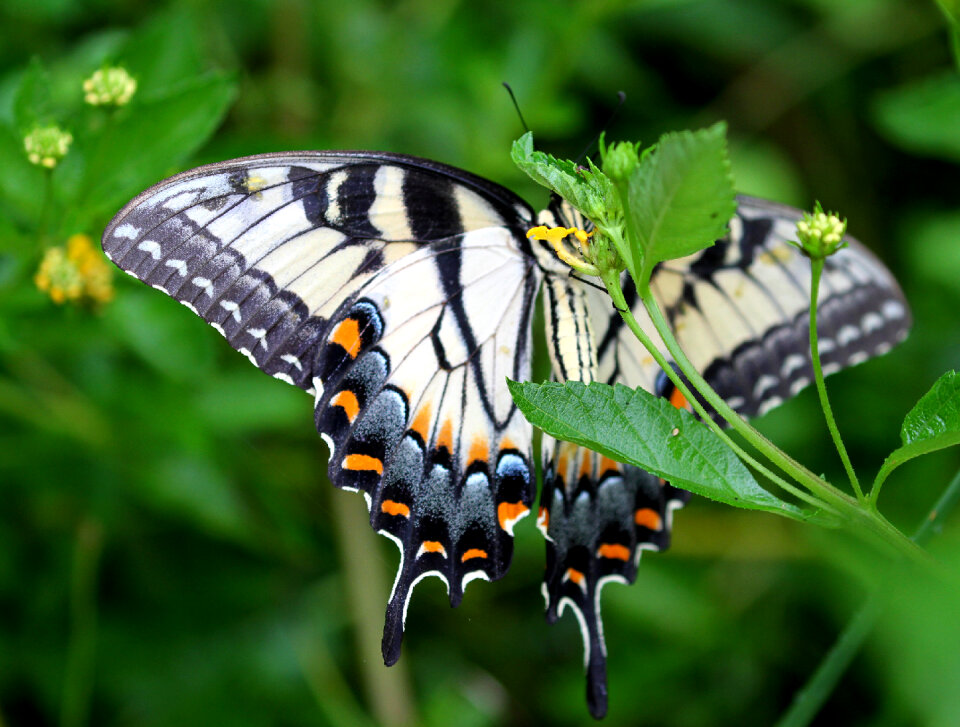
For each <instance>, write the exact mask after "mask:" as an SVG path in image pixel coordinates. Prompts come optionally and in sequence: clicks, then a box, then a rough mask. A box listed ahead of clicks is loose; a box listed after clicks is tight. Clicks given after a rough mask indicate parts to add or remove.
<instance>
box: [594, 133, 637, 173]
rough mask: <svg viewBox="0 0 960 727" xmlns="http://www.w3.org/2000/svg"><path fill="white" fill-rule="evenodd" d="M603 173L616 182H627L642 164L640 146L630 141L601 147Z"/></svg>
mask: <svg viewBox="0 0 960 727" xmlns="http://www.w3.org/2000/svg"><path fill="white" fill-rule="evenodd" d="M601 151H602V157H603V162H602V166H603V173H604V174H606V175H607V176H608V177H610V179H612V180H613V181H615V182H625V181H626V180H627V179H629V178H630V175H631V174H633V170H634V169H636V168H637V164H638V163H639V162H640V145H639V144H633V143H631V142H629V141H620V142H617V143H615V144H611V145H610V146H608V147H607V148H606V149H603V148H602V147H601Z"/></svg>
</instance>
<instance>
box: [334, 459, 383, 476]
mask: <svg viewBox="0 0 960 727" xmlns="http://www.w3.org/2000/svg"><path fill="white" fill-rule="evenodd" d="M343 468H344V469H345V470H354V471H358V472H362V471H368V470H369V471H371V472H376V473H377V474H378V475H382V474H383V462H381V461H380V460H379V459H377V458H376V457H371V456H370V455H367V454H348V455H347V456H346V457H344V458H343Z"/></svg>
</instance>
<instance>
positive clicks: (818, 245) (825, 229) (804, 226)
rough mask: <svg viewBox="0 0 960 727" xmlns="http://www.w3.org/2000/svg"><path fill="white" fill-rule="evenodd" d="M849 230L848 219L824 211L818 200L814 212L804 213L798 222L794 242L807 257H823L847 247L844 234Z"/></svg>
mask: <svg viewBox="0 0 960 727" xmlns="http://www.w3.org/2000/svg"><path fill="white" fill-rule="evenodd" d="M846 231H847V221H846V220H841V219H840V217H839V216H838V215H837V214H836V213H834V212H829V213H827V212H824V211H823V208H822V207H821V206H820V203H819V202H817V204H816V206H815V207H814V210H813V214H812V215H811V214H807V213H804V215H803V219H802V220H800V221H799V222H797V239H798V240H799V243H794V244H796V245H797V247H799V248H800V249H801V250H802V251H803V253H804V254H805V255H806V256H807V257H811V258H816V259H822V258H825V257H827V256H829V255H833V253H835V252H836V251H837V250H839V249H840V248H843V247H846V245H847V243H846V242H844V240H843V236H844V234H845V233H846Z"/></svg>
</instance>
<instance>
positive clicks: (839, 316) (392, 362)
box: [103, 152, 909, 715]
mask: <svg viewBox="0 0 960 727" xmlns="http://www.w3.org/2000/svg"><path fill="white" fill-rule="evenodd" d="M797 217H798V213H797V212H795V211H793V210H791V209H789V208H784V207H781V206H777V205H774V204H772V203H766V202H762V201H759V200H753V199H750V198H741V200H740V209H739V211H738V213H737V216H736V217H734V219H733V220H732V221H731V225H730V227H731V234H730V236H729V237H728V238H727V239H726V240H724V241H720V242H718V243H717V245H715V246H713V247H711V248H708V249H707V250H705V251H702V252H700V253H697V254H695V255H692V256H689V258H686V259H683V260H679V261H670V262H668V263H663V264H662V265H661V266H660V267H659V268H658V270H657V271H656V272H655V274H654V277H653V279H652V281H651V287H652V289H653V291H654V293H655V295H656V296H657V297H658V299H659V300H660V302H661V305H662V306H663V308H664V310H665V312H666V315H667V316H668V319H669V320H670V322H671V325H672V326H673V328H674V330H675V332H676V335H677V338H678V340H679V342H680V344H681V346H682V347H684V349H685V350H686V352H687V354H688V356H689V357H690V358H691V360H692V361H693V362H694V363H695V364H696V365H697V366H698V367H699V368H700V370H701V371H703V372H704V374H705V376H706V378H707V380H708V381H710V382H711V383H712V384H714V386H715V387H716V388H717V389H718V391H719V392H720V393H721V395H723V396H725V397H726V398H727V400H728V401H729V402H730V404H731V406H733V407H734V408H735V409H737V410H738V411H740V412H741V413H743V414H744V415H751V414H756V413H761V412H763V411H765V410H766V409H768V408H770V407H771V406H774V405H776V404H777V403H779V402H780V401H782V400H784V399H786V398H788V397H789V396H792V395H793V394H795V393H796V392H798V391H799V390H800V389H801V388H803V386H805V385H806V384H807V383H809V381H810V377H811V369H810V363H809V355H808V354H807V355H806V356H805V355H804V352H805V351H806V349H805V348H804V345H805V340H806V339H805V336H806V333H805V329H804V321H805V320H806V318H805V314H806V310H807V305H808V302H807V301H808V300H809V297H808V296H809V280H808V278H809V273H808V271H807V270H806V261H805V260H803V259H802V258H801V257H800V255H799V253H798V252H797V251H796V250H795V249H794V248H792V247H790V246H789V245H788V244H787V240H788V239H789V237H790V235H791V230H792V224H793V221H795V220H796V219H797ZM574 221H579V218H578V217H577V215H576V212H575V211H574V210H572V209H571V208H570V207H569V206H567V205H565V204H562V203H560V202H558V201H555V202H554V203H552V204H551V206H550V208H548V209H547V210H545V211H544V212H542V213H541V214H540V215H539V217H537V216H535V215H534V212H533V210H532V209H531V208H530V207H529V206H528V205H527V204H526V203H524V202H523V201H522V200H521V199H520V198H519V197H517V196H516V195H514V194H513V193H511V192H509V191H508V190H506V189H504V188H502V187H500V186H499V185H496V184H494V183H492V182H490V181H488V180H485V179H483V178H481V177H477V176H475V175H472V174H470V173H468V172H464V171H462V170H459V169H455V168H453V167H448V166H446V165H442V164H438V163H436V162H430V161H427V160H423V159H418V158H415V157H407V156H402V155H396V154H385V153H375V152H300V153H289V154H267V155H260V156H255V157H247V158H243V159H237V160H233V161H229V162H223V163H219V164H214V165H210V166H207V167H201V168H199V169H196V170H192V171H189V172H185V173H183V174H180V175H177V176H175V177H172V178H170V179H168V180H166V181H164V182H161V183H159V184H158V185H156V186H155V187H153V188H151V189H150V190H147V191H146V192H144V193H143V194H141V195H139V196H138V197H137V198H136V199H134V200H133V201H131V202H130V203H129V204H128V205H127V206H126V207H124V209H123V210H121V211H120V212H119V213H118V215H117V216H116V217H115V218H114V220H113V221H112V222H111V223H110V225H109V226H108V227H107V229H106V231H105V232H104V237H103V247H104V251H105V252H106V254H107V255H108V256H109V257H110V258H111V259H112V260H113V261H114V262H115V263H116V264H117V265H118V266H119V267H121V268H122V269H123V270H125V271H126V272H128V273H130V274H131V275H133V276H135V277H137V278H139V279H140V280H143V281H144V282H145V283H147V284H150V285H152V286H153V287H155V288H158V289H160V290H161V291H163V292H164V293H166V294H168V295H170V296H172V297H173V298H175V299H177V300H179V301H180V302H181V303H183V304H184V305H185V306H187V307H188V308H190V310H192V311H193V312H195V313H197V314H198V315H200V316H202V317H203V318H204V319H205V320H207V322H208V323H210V324H211V325H212V326H213V327H214V328H215V329H216V330H217V331H219V332H220V333H221V334H222V335H223V336H224V337H225V338H226V339H227V341H228V342H229V343H230V345H231V346H233V347H234V348H235V349H237V350H238V351H240V352H241V353H243V354H244V355H245V356H247V358H249V359H250V360H251V361H252V362H253V363H254V364H255V365H256V366H258V367H259V368H261V369H262V370H264V371H265V372H266V373H268V374H270V375H272V376H274V377H276V378H278V379H281V380H283V381H285V382H287V383H290V384H293V385H295V386H298V387H300V388H301V389H303V390H305V391H307V392H309V393H310V394H312V395H313V397H314V399H315V424H316V427H317V430H318V431H319V433H320V435H321V436H322V437H323V439H324V441H326V442H327V444H328V446H329V448H330V460H329V465H328V467H329V475H330V479H331V481H332V482H333V483H334V484H335V485H336V486H337V487H340V488H342V489H347V490H356V491H359V492H362V493H363V494H364V496H365V498H366V500H367V504H368V506H369V510H370V523H371V526H372V527H373V528H374V530H376V531H377V532H378V533H381V534H382V535H384V536H386V537H388V538H390V539H391V540H393V541H394V542H395V543H396V544H397V546H398V548H399V550H400V565H399V568H398V572H397V577H396V580H395V582H394V585H393V589H392V592H391V595H390V598H389V601H388V605H387V613H386V624H385V628H384V639H383V655H384V659H385V661H386V662H387V663H393V662H394V661H396V659H397V658H398V657H399V653H400V642H401V636H402V633H403V622H404V618H405V615H406V610H407V606H408V604H409V598H410V594H411V592H412V590H413V588H414V586H415V585H416V584H417V582H419V581H420V580H421V579H422V578H425V577H427V576H436V577H439V578H441V579H442V580H443V581H444V582H445V583H446V585H447V589H448V592H449V596H450V602H451V604H452V605H457V604H458V603H459V602H460V600H461V598H462V597H463V592H464V589H465V588H466V586H467V584H468V583H470V582H471V581H472V580H475V579H484V580H496V579H497V578H500V577H501V576H503V574H504V573H505V572H506V570H507V568H508V566H509V563H510V558H511V555H512V535H513V528H514V526H515V524H516V523H517V522H518V521H519V520H520V519H522V518H523V517H525V516H526V515H527V514H529V512H530V510H531V508H532V507H533V499H534V494H535V482H534V467H533V463H532V456H533V454H532V428H531V427H530V425H529V424H528V423H527V422H526V421H525V420H524V419H523V417H522V415H521V414H520V412H519V411H518V410H517V408H516V407H515V405H514V404H513V401H512V400H511V397H510V395H509V392H508V391H507V388H506V386H505V380H506V379H507V378H510V379H513V380H526V379H529V378H530V356H531V346H532V338H533V335H532V331H531V321H532V311H533V306H534V303H535V299H536V297H537V295H538V293H539V292H541V291H543V295H544V306H545V313H546V315H545V319H546V329H547V330H546V332H547V340H548V346H549V349H550V356H551V362H552V367H553V375H554V377H555V378H557V379H561V380H579V381H594V380H596V381H604V382H608V383H615V382H622V383H627V384H628V385H630V386H633V387H636V386H643V387H645V388H647V389H648V390H650V391H654V392H656V393H659V394H663V395H668V396H669V395H670V394H671V391H670V390H669V388H670V387H669V382H668V381H667V380H666V378H665V377H664V375H663V372H662V371H660V369H659V367H658V366H657V365H656V364H655V363H654V361H653V359H652V357H651V356H650V355H649V354H648V353H647V352H646V351H645V350H644V349H643V348H642V347H641V346H640V344H639V343H638V342H637V341H636V340H635V339H634V338H633V337H632V335H631V334H630V333H629V331H627V330H626V329H625V327H624V326H623V323H622V320H621V319H620V317H619V315H618V314H617V312H616V311H615V310H614V309H613V307H612V305H611V303H610V300H609V297H608V296H606V294H605V293H604V292H602V291H600V290H598V289H596V288H594V287H591V286H590V285H587V284H585V283H583V282H581V281H579V280H577V279H575V278H573V277H571V275H570V274H569V269H568V268H567V267H566V266H565V264H564V263H562V262H561V261H560V260H558V259H557V258H556V256H555V254H554V253H553V250H552V248H550V246H549V245H547V244H546V243H544V242H534V241H531V240H529V239H528V238H527V237H526V231H527V230H528V229H529V228H530V227H532V226H534V225H535V224H538V223H539V224H547V225H549V226H555V225H556V224H557V223H561V224H564V226H570V224H569V223H570V222H574ZM624 287H625V291H626V293H627V298H628V304H629V305H631V306H636V307H635V314H636V315H637V317H638V320H640V322H641V325H643V326H645V327H646V328H648V329H650V328H651V326H650V323H649V320H648V319H646V317H645V315H644V313H643V311H642V307H640V306H638V305H637V301H636V295H635V291H634V290H633V288H632V283H630V282H629V281H628V280H627V279H625V280H624ZM821 300H822V302H821V304H820V315H821V321H822V322H823V323H822V326H821V333H822V336H823V339H822V340H824V341H827V342H829V344H828V346H827V347H826V348H825V347H824V346H823V344H821V353H822V355H823V359H824V363H825V368H827V369H831V368H834V369H835V368H839V367H841V366H844V365H849V364H852V363H856V362H858V361H859V360H863V359H865V358H867V357H869V356H872V355H874V354H877V353H882V352H883V351H885V350H887V349H888V348H889V347H890V346H892V345H893V344H894V343H895V342H897V341H898V340H900V339H901V338H902V337H903V336H904V335H905V334H906V331H907V328H908V326H909V312H908V310H907V308H906V305H905V303H904V302H903V298H902V295H901V293H900V291H899V288H898V287H897V285H896V282H895V281H894V280H893V278H892V277H891V276H890V275H889V273H888V272H887V271H886V270H885V268H883V266H882V265H881V264H880V263H879V262H877V261H876V259H875V258H873V256H872V255H871V254H870V253H869V252H867V251H866V250H865V249H863V248H862V247H861V246H859V245H858V244H856V243H853V244H852V245H851V247H850V248H848V249H847V250H844V251H841V253H839V254H838V255H836V256H834V257H833V258H831V259H830V260H829V261H828V265H827V271H826V274H825V277H824V295H823V297H822V298H821ZM831 346H832V347H831ZM543 451H544V457H545V468H544V486H543V492H542V494H541V499H540V506H539V515H538V525H539V526H540V528H541V530H542V531H543V532H544V535H545V536H546V537H547V573H546V577H545V581H544V587H543V590H544V595H545V598H546V600H547V616H548V619H550V620H553V619H556V618H557V617H559V616H560V615H562V613H563V612H564V611H565V610H566V609H567V608H570V609H572V610H573V611H574V613H575V614H576V615H577V617H578V621H579V622H580V624H581V630H582V631H583V636H584V644H585V648H586V662H587V667H588V699H589V701H590V705H591V711H592V712H593V713H594V714H595V715H600V714H602V713H603V712H604V711H605V709H606V686H605V658H604V657H605V646H604V643H603V633H602V625H601V623H600V603H599V594H600V591H601V589H602V587H603V585H604V584H606V583H608V582H611V581H619V582H625V583H629V582H632V581H633V580H634V579H635V577H636V568H637V561H638V559H639V555H640V553H641V552H642V550H643V549H662V548H664V547H666V545H667V544H668V542H669V532H670V515H671V512H672V510H673V509H675V508H676V507H679V506H680V505H681V504H682V503H683V502H685V501H686V497H687V495H686V493H683V492H682V491H680V490H677V489H675V488H673V487H671V486H670V485H669V484H667V483H664V482H663V481H661V480H658V479H657V478H655V477H653V476H651V475H649V474H647V473H644V472H642V471H640V470H638V469H636V468H632V467H626V466H624V465H620V464H619V463H616V462H613V461H611V460H608V459H606V458H604V457H601V456H599V455H597V454H596V453H593V452H590V451H588V450H584V449H582V448H579V447H574V446H572V445H569V444H566V443H560V442H554V441H552V440H550V439H549V438H545V441H544V443H543Z"/></svg>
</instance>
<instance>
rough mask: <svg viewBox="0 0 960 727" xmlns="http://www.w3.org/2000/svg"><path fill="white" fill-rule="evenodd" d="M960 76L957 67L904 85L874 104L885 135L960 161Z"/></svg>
mask: <svg viewBox="0 0 960 727" xmlns="http://www.w3.org/2000/svg"><path fill="white" fill-rule="evenodd" d="M958 119H960V77H958V76H957V72H956V71H951V72H949V73H945V74H943V75H940V76H934V77H931V78H927V79H924V80H922V81H919V82H916V83H910V84H907V85H905V86H901V87H899V88H896V89H894V90H892V91H887V92H886V93H884V94H882V95H880V96H879V97H878V98H877V99H876V100H875V102H874V104H873V122H874V125H876V127H877V128H878V129H879V130H880V132H881V133H882V134H884V136H886V137H887V138H888V139H890V140H891V141H892V142H894V143H895V144H898V145H899V146H901V147H903V148H904V149H907V150H908V151H911V152H914V153H916V154H924V155H928V156H936V157H945V158H947V159H952V160H954V161H960V132H958V126H957V120H958Z"/></svg>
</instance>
